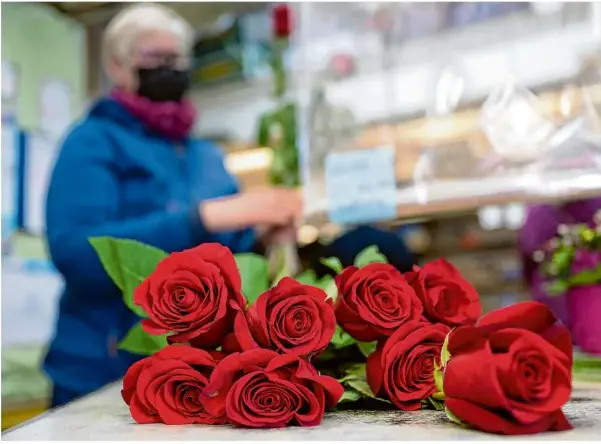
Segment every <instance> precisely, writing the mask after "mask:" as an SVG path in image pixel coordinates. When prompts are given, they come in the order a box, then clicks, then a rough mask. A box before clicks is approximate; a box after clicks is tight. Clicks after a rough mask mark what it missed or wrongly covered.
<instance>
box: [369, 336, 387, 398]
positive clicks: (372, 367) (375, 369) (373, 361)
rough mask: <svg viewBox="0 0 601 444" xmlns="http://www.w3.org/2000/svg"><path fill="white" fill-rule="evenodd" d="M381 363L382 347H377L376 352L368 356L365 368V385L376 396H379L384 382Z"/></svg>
mask: <svg viewBox="0 0 601 444" xmlns="http://www.w3.org/2000/svg"><path fill="white" fill-rule="evenodd" d="M381 361H382V347H378V348H377V349H376V351H374V352H373V353H372V354H371V355H369V356H368V358H367V365H366V367H365V372H366V376H367V383H368V384H369V388H371V391H372V392H373V393H374V394H375V395H376V396H379V394H380V391H381V390H382V383H383V381H384V368H383V367H382V362H381Z"/></svg>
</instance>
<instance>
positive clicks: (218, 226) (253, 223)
mask: <svg viewBox="0 0 601 444" xmlns="http://www.w3.org/2000/svg"><path fill="white" fill-rule="evenodd" d="M199 212H200V217H201V219H202V221H203V223H204V225H205V227H206V228H207V229H208V230H209V231H212V232H219V231H234V230H241V229H245V228H249V227H257V226H267V227H285V226H290V225H294V224H295V222H296V221H297V220H298V219H300V218H301V217H302V214H303V202H302V194H301V192H300V191H299V190H291V189H288V188H278V187H273V188H263V189H259V190H252V191H248V192H244V193H240V194H235V195H233V196H227V197H223V198H218V199H212V200H207V201H205V202H202V203H201V204H200V206H199Z"/></svg>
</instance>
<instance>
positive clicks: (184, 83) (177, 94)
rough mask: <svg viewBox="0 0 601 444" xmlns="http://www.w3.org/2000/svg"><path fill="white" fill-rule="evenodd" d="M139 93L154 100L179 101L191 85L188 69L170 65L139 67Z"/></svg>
mask: <svg viewBox="0 0 601 444" xmlns="http://www.w3.org/2000/svg"><path fill="white" fill-rule="evenodd" d="M138 82H139V86H138V94H139V95H141V96H142V97H146V98H147V99H149V100H151V101H153V102H179V101H180V100H182V98H183V97H184V94H185V93H186V91H188V88H189V87H190V76H189V73H188V71H178V70H176V69H173V68H169V67H168V66H159V67H157V68H138Z"/></svg>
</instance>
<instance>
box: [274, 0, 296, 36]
mask: <svg viewBox="0 0 601 444" xmlns="http://www.w3.org/2000/svg"><path fill="white" fill-rule="evenodd" d="M271 14H272V19H273V33H274V35H275V36H276V37H289V36H290V34H291V33H292V12H291V11H290V7H289V6H288V5H278V6H275V7H274V8H273V10H272V12H271Z"/></svg>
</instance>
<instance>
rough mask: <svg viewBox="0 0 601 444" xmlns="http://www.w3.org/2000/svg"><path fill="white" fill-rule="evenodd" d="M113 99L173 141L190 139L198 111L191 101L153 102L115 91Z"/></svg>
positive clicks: (152, 128)
mask: <svg viewBox="0 0 601 444" xmlns="http://www.w3.org/2000/svg"><path fill="white" fill-rule="evenodd" d="M111 97H112V98H113V99H115V100H116V101H117V102H119V103H120V104H121V105H123V106H124V107H125V108H126V109H127V110H128V111H129V112H130V113H132V114H133V115H134V116H136V117H137V118H138V119H140V120H141V121H142V122H143V123H144V125H145V126H146V127H148V128H149V129H151V130H153V131H156V132H157V133H159V134H161V135H162V136H165V137H167V138H168V139H172V140H182V139H185V138H186V137H188V135H189V134H190V131H191V130H192V127H193V125H194V121H195V120H196V109H195V108H194V105H193V104H192V102H191V101H189V100H185V99H184V100H182V101H181V102H152V101H150V100H148V99H147V98H146V97H141V96H139V95H137V94H132V93H128V92H125V91H123V90H120V89H115V90H114V91H113V92H112V94H111Z"/></svg>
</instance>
